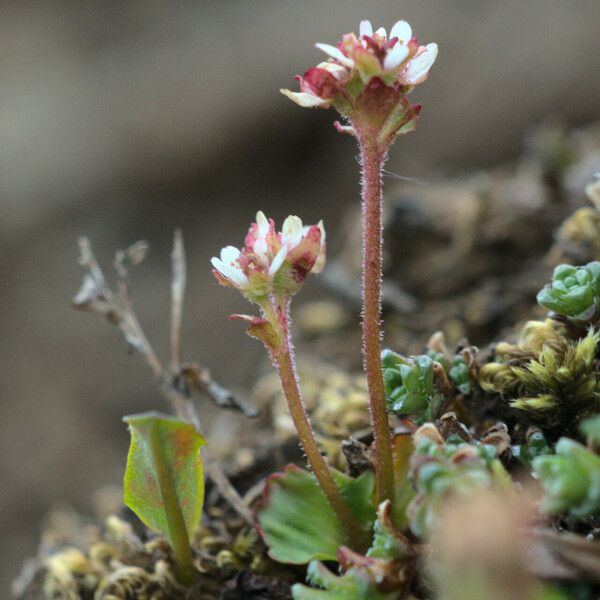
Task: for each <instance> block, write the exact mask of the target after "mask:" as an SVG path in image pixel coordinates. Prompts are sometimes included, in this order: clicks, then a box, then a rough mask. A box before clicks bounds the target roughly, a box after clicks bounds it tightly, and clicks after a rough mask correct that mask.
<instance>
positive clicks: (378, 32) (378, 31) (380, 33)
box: [375, 27, 387, 38]
mask: <svg viewBox="0 0 600 600" xmlns="http://www.w3.org/2000/svg"><path fill="white" fill-rule="evenodd" d="M375 33H376V34H377V35H379V36H381V37H382V38H384V37H386V36H387V32H386V30H385V27H380V28H379V29H378V30H377V31H376V32H375Z"/></svg>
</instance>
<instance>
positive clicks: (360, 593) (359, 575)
mask: <svg viewBox="0 0 600 600" xmlns="http://www.w3.org/2000/svg"><path fill="white" fill-rule="evenodd" d="M306 579H307V581H308V583H310V584H311V585H313V586H315V587H317V588H320V589H314V588H310V587H307V586H305V585H301V584H299V583H297V584H295V585H293V586H292V596H293V598H294V600H392V599H393V598H397V597H398V594H397V593H396V592H392V593H389V594H386V593H383V592H380V591H378V589H377V584H376V582H375V580H374V578H373V576H372V575H371V574H370V573H369V571H368V570H367V569H351V570H350V571H348V572H347V573H345V574H344V575H335V574H333V573H332V572H331V571H330V570H329V569H328V568H327V567H326V566H325V565H324V564H322V563H320V562H317V561H313V562H311V563H310V564H309V565H308V570H307V572H306Z"/></svg>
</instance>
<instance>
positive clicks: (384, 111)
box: [281, 21, 438, 139]
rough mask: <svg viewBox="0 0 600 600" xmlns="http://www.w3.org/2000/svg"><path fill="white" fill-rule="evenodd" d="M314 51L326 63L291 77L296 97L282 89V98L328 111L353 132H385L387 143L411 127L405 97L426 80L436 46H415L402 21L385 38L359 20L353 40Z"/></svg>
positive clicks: (415, 108) (413, 113) (413, 108)
mask: <svg viewBox="0 0 600 600" xmlns="http://www.w3.org/2000/svg"><path fill="white" fill-rule="evenodd" d="M316 47H317V48H319V50H322V51H323V52H325V54H327V55H328V56H329V58H328V60H327V61H326V62H322V63H319V64H318V65H317V66H316V67H313V68H311V69H308V71H306V73H304V76H303V77H301V76H300V75H297V76H296V79H297V81H298V82H299V83H300V92H292V91H290V90H287V89H284V90H281V92H282V93H283V94H285V95H286V96H287V97H288V98H290V99H291V100H293V101H294V102H296V104H299V105H300V106H303V107H320V108H329V107H330V106H333V107H334V108H335V109H336V110H337V111H338V112H339V113H340V114H341V115H342V116H343V117H345V118H347V119H349V120H350V121H351V123H352V125H353V127H354V128H356V127H358V126H367V127H371V128H376V129H379V128H381V127H385V130H386V131H385V135H386V136H387V137H391V138H392V139H393V137H394V136H395V135H396V134H398V133H401V132H403V131H401V130H403V129H404V130H406V129H409V130H410V129H412V128H413V127H414V125H415V123H416V118H417V115H418V113H419V110H420V108H421V107H420V105H411V104H410V103H409V102H408V100H407V99H406V94H407V93H408V92H410V91H411V90H412V89H413V88H414V87H415V86H416V85H418V84H419V83H422V82H423V81H425V80H426V79H427V77H428V75H429V70H430V69H431V67H432V65H433V63H434V62H435V59H436V57H437V52H438V49H437V44H427V45H426V46H419V44H418V42H417V38H416V37H414V36H413V32H412V28H411V26H410V25H409V24H408V23H407V22H406V21H398V22H397V23H396V24H395V25H394V26H393V27H392V29H391V30H390V33H389V36H388V35H387V32H386V30H385V29H384V28H383V27H380V28H379V29H377V30H376V31H373V27H372V25H371V23H370V21H362V22H361V24H360V29H359V35H358V37H357V36H356V35H355V34H354V33H348V34H346V35H344V36H343V37H342V39H341V41H340V42H339V43H338V45H337V46H331V45H329V44H316ZM338 128H339V129H343V128H342V127H341V126H338ZM350 132H353V130H350Z"/></svg>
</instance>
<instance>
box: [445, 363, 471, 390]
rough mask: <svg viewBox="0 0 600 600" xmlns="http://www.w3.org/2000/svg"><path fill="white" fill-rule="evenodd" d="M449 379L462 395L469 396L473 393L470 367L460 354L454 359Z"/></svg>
mask: <svg viewBox="0 0 600 600" xmlns="http://www.w3.org/2000/svg"><path fill="white" fill-rule="evenodd" d="M448 377H450V380H451V381H452V383H454V385H455V386H456V389H457V390H458V391H459V392H460V393H461V394H465V395H468V394H470V393H471V390H472V385H471V380H470V379H469V365H468V364H467V363H466V361H465V359H464V357H463V356H461V355H460V354H456V355H455V356H454V357H453V358H452V366H451V367H450V370H449V371H448Z"/></svg>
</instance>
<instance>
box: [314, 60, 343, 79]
mask: <svg viewBox="0 0 600 600" xmlns="http://www.w3.org/2000/svg"><path fill="white" fill-rule="evenodd" d="M317 69H325V70H326V71H329V72H330V73H331V74H332V75H333V76H334V77H335V78H336V79H339V78H340V77H341V76H342V75H344V74H345V73H346V69H344V67H342V65H338V64H337V63H333V62H321V63H319V64H318V65H317Z"/></svg>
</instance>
